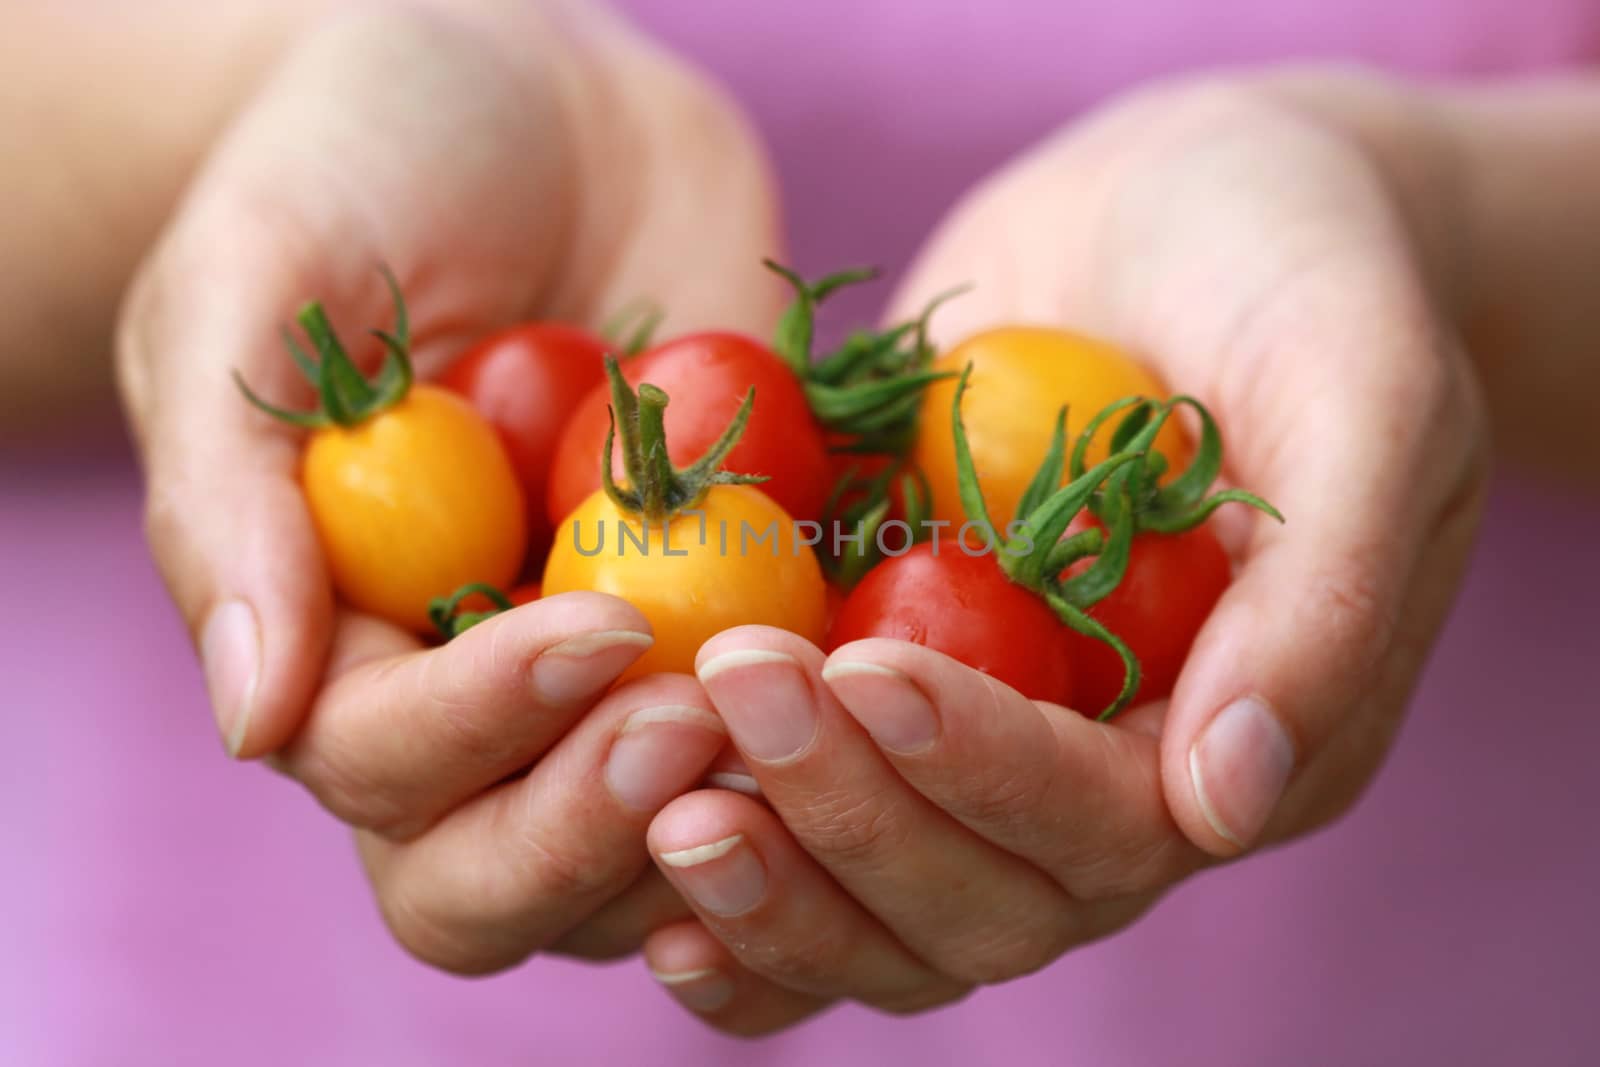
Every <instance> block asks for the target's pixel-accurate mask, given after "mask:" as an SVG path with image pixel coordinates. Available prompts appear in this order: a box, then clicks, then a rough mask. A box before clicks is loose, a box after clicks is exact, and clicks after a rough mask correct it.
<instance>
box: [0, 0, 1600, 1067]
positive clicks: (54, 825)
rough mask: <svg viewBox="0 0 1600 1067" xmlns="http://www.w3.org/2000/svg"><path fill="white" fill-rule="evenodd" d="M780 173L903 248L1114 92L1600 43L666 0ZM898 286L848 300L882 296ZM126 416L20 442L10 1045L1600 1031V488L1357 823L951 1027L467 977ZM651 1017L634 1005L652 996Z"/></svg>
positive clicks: (1393, 9) (1148, 1053) (1003, 994)
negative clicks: (781, 1025)
mask: <svg viewBox="0 0 1600 1067" xmlns="http://www.w3.org/2000/svg"><path fill="white" fill-rule="evenodd" d="M622 6H623V7H624V8H626V9H628V10H630V11H631V12H632V13H633V14H634V15H635V16H636V17H637V18H638V19H639V20H640V21H641V22H642V23H643V24H644V25H645V26H646V27H647V28H648V29H649V30H650V31H652V32H654V33H656V34H657V35H659V36H660V37H661V38H663V39H664V40H665V41H666V42H667V43H669V44H670V45H673V46H675V47H677V48H679V49H681V50H682V51H683V52H685V53H686V54H687V55H688V56H689V57H691V58H692V59H694V60H696V61H698V62H699V63H701V64H703V65H704V66H705V67H706V68H707V69H709V70H710V71H712V72H713V73H714V74H716V75H717V76H719V77H720V78H721V79H723V80H724V82H725V83H726V84H727V85H728V86H729V87H730V88H731V90H732V91H733V92H734V94H735V95H736V96H737V97H738V98H739V99H740V100H742V101H743V102H744V104H745V105H746V107H747V108H748V109H749V110H750V112H751V114H752V115H753V117H754V119H755V121H756V122H757V124H758V125H759V127H760V129H761V130H762V132H763V134H764V135H765V137H766V139H767V141H768V143H769V144H770V146H771V148H772V151H773V153H774V155H775V158H776V161H777V168H778V173H779V176H780V179H781V181H782V184H783V186H784V189H785V194H786V203H787V206H788V211H789V222H790V233H791V235H792V240H793V248H794V254H793V256H792V259H793V260H794V261H796V262H797V263H798V265H799V266H800V267H801V268H802V269H803V270H805V271H807V272H817V271H819V270H824V269H829V268H834V267H837V266H839V265H841V264H853V263H858V262H870V263H880V264H883V265H884V266H886V267H888V268H890V269H891V271H895V270H898V269H899V268H901V267H903V266H904V265H905V263H906V262H907V261H908V260H909V258H910V256H911V255H912V253H913V252H914V250H915V248H916V246H917V243H918V241H919V239H920V238H921V236H922V235H923V234H924V233H925V232H926V231H927V229H928V227H929V226H930V225H931V224H932V223H933V222H934V221H936V220H937V218H938V217H939V216H940V215H941V213H942V212H943V211H944V210H945V209H946V208H947V207H948V206H949V205H950V204H951V203H952V202H953V201H954V200H955V199H956V198H957V197H958V196H959V194H960V193H961V192H962V190H963V189H964V188H966V187H967V186H968V185H969V184H970V183H971V182H973V181H974V180H976V179H978V178H979V177H981V176H982V175H983V174H985V173H986V172H988V171H989V170H991V169H992V168H993V167H994V166H996V165H997V164H999V163H1000V162H1002V161H1003V160H1004V159H1006V158H1007V157H1008V156H1010V155H1011V154H1013V153H1015V152H1017V151H1018V150H1020V149H1022V148H1023V147H1025V146H1027V145H1028V144H1030V143H1031V142H1032V141H1034V140H1036V139H1037V138H1038V137H1040V136H1042V135H1043V134H1045V133H1046V132H1048V131H1049V130H1050V129H1052V128H1054V127H1055V126H1057V125H1059V124H1060V123H1061V122H1062V121H1064V120H1066V119H1068V118H1070V117H1071V116H1072V115H1073V114H1075V113H1077V112H1079V111H1081V110H1082V109H1084V108H1085V107H1087V106H1090V105H1091V104H1093V103H1094V102H1096V101H1098V100H1100V99H1102V98H1104V97H1105V96H1106V95H1108V94H1111V93H1114V92H1116V91H1117V90H1119V89H1122V88H1126V87H1128V86H1130V85H1133V84H1136V83H1138V82H1140V81H1142V80H1145V79H1148V78H1150V77H1154V76H1158V75H1161V74H1164V73H1168V72H1172V71H1175V70H1181V69H1191V68H1195V67H1204V66H1217V65H1238V64H1259V63H1264V62H1272V61H1279V60H1284V59H1292V58H1304V57H1327V58H1336V59H1356V60H1362V61H1366V62H1370V63H1375V64H1379V65H1382V66H1384V67H1386V68H1389V69H1393V70H1396V71H1402V72H1410V73H1414V74H1420V75H1427V76H1442V75H1498V74H1509V73H1515V72H1518V71H1525V70H1535V69H1546V68H1550V67H1553V66H1561V65H1572V64H1576V63H1579V62H1582V61H1584V60H1585V59H1591V60H1592V59H1593V58H1594V57H1596V56H1600V7H1594V6H1588V7H1587V9H1585V5H1582V4H1578V3H1567V2H1562V0H1520V2H1519V3H1516V4H1507V3H1501V2H1498V0H1415V2H1413V3H1410V4H1407V5H1404V7H1403V9H1402V8H1401V7H1400V6H1397V5H1395V4H1393V3H1392V2H1388V0H1343V2H1341V3H1337V4H1332V3H1328V4H1314V5H1313V4H1286V3H1281V2H1280V3H1269V2H1266V0H1257V2H1251V0H1214V2H1212V3H1208V4H1193V3H1190V2H1188V0H1125V2H1123V3H1120V4H1118V5H1115V7H1116V8H1117V10H1116V11H1115V12H1112V11H1111V8H1112V6H1113V5H1103V4H1094V5H1090V4H1063V3H1053V2H1049V0H1036V2H1035V0H1006V2H1000V3H993V4H978V3H974V2H972V0H966V2H956V0H920V2H919V0H879V2H877V3H874V4H871V5H867V4H859V3H849V2H846V0H816V2H811V3H806V4H781V5H780V4H759V5H758V4H751V3H748V2H740V0H697V2H696V3H694V4H685V3H669V2H667V0H630V2H627V3H624V4H622ZM886 292H887V286H881V287H876V288H875V289H874V290H872V291H850V292H848V293H846V294H845V295H844V296H842V297H841V298H840V300H839V304H840V305H841V308H840V310H841V314H842V315H848V316H852V317H853V316H857V315H870V314H871V313H872V311H873V308H874V301H875V300H877V299H880V298H881V296H882V294H884V293H886ZM139 507H140V503H139V487H138V476H137V472H136V471H135V469H134V468H133V466H132V464H131V461H130V460H129V458H128V455H127V450H126V448H125V447H124V446H123V445H121V444H120V443H119V441H118V440H117V439H116V436H115V434H112V433H106V434H104V435H100V437H94V436H93V435H91V439H90V443H88V444H84V443H82V441H80V442H79V443H78V444H77V445H76V446H75V447H62V446H60V445H54V444H52V445H49V446H45V445H39V444H30V443H29V441H28V440H27V439H21V440H18V439H8V440H7V441H6V443H5V445H4V455H3V458H0V591H3V593H0V595H3V603H4V604H5V607H6V612H5V614H6V616H7V617H8V618H9V619H10V623H9V625H8V627H7V629H8V633H7V634H6V635H5V636H4V638H3V640H0V677H3V678H4V679H5V683H6V692H7V694H8V696H9V698H10V699H9V700H8V701H7V704H8V705H9V706H8V707H7V708H6V709H5V711H4V712H3V713H0V752H3V756H0V759H3V761H4V766H3V769H0V805H3V815H0V1063H3V1064H8V1065H9V1064H17V1065H27V1067H31V1065H55V1064H73V1065H76V1064H85V1065H88V1064H163V1065H176V1064H224V1063H226V1064H246V1065H253V1064H282V1063H304V1064H379V1063H381V1064H387V1065H393V1067H405V1065H411V1064H440V1063H448V1064H484V1065H499V1064H526V1063H556V1064H566V1063H591V1062H626V1063H637V1062H649V1063H656V1064H702V1063H707V1062H716V1061H718V1060H719V1058H721V1057H727V1058H728V1059H729V1061H730V1062H731V1061H734V1060H737V1061H738V1062H744V1063H754V1064H774V1065H779V1064H783V1065H788V1064H816V1063H828V1064H838V1065H850V1064H863V1065H864V1064H877V1063H882V1062H884V1061H885V1060H886V1059H887V1058H889V1057H891V1056H893V1057H894V1058H896V1059H900V1058H904V1059H906V1060H907V1061H909V1062H917V1063H926V1064H945V1063H949V1064H977V1063H1007V1064H1044V1063H1082V1064H1097V1065H1099V1064H1110V1065H1117V1064H1140V1065H1148V1064H1158V1063H1177V1062H1181V1063H1185V1064H1212V1063H1215V1064H1219V1065H1220V1064H1230V1065H1231V1064H1387V1063H1395V1064H1400V1063H1405V1064H1452V1065H1464V1064H1485V1065H1487V1064H1497V1065H1498V1064H1507V1063H1519V1064H1523V1063H1526V1064H1574V1065H1576V1064H1583V1063H1594V1062H1597V1058H1600V1013H1597V1012H1596V1011H1595V1004H1596V1003H1597V994H1600V981H1597V979H1596V978H1595V977H1594V971H1595V963H1596V961H1597V959H1600V922H1597V921H1596V917H1595V913H1594V902H1595V900H1596V890H1595V887H1596V885H1600V835H1597V834H1596V832H1595V829H1594V820H1593V813H1594V805H1593V802H1592V800H1586V799H1585V794H1584V792H1583V790H1584V788H1585V786H1586V785H1587V783H1588V782H1589V781H1590V780H1591V778H1592V775H1591V773H1590V768H1591V765H1592V762H1593V759H1594V753H1596V752H1597V751H1600V714H1597V713H1600V699H1597V697H1596V686H1595V681H1594V677H1595V676H1594V663H1595V661H1596V657H1597V654H1600V622H1597V621H1596V616H1595V608H1594V606H1595V604H1596V603H1600V566H1597V565H1596V562H1595V557H1594V551H1595V546H1596V545H1597V544H1600V506H1597V504H1596V502H1594V501H1589V502H1587V503H1585V502H1583V501H1580V500H1578V499H1576V498H1573V497H1566V496H1563V495H1562V493H1561V492H1560V491H1559V490H1558V489H1557V488H1556V487H1553V486H1548V485H1539V484H1537V483H1536V482H1534V481H1532V480H1530V479H1528V478H1526V477H1524V476H1523V475H1522V474H1521V473H1519V472H1516V471H1503V472H1501V474H1500V476H1499V478H1498V481H1497V488H1496V492H1495V494H1494V499H1493V502H1492V505H1491V510H1490V514H1489V518H1488V521H1487V525H1486V528H1485V532H1484V536H1483V540H1482V542H1481V545H1480V548H1479V551H1478V555H1477V560H1476V564H1475V566H1474V569H1473V571H1472V574H1471V576H1470V578H1469V580H1468V582H1467V585H1466V588H1465V590H1464V592H1463V594H1462V596H1461V599H1460V602H1459V604H1458V606H1457V609H1456V612H1455V615H1454V617H1453V619H1452V621H1451V622H1450V624H1449V626H1448V628H1447V630H1446V632H1445V635H1444V637H1443V640H1442V641H1441V643H1440V645H1439V647H1438V649H1437V652H1436V654H1435V656H1434V658H1433V660H1432V662H1431V664H1430V666H1429V669H1428V671H1427V674H1426V677H1425V680H1424V684H1423V686H1422V688H1421V691H1420V693H1419V694H1418V697H1417V701H1416V704H1415V708H1414V712H1413V714H1412V715H1411V717H1410V719H1409V720H1408V722H1407V724H1406V726H1405V728H1404V730H1403V731H1402V734H1401V736H1400V739H1399V742H1398V744H1397V745H1396V747H1395V749H1394V753H1393V756H1392V758H1391V760H1390V762H1389V765H1388V766H1387V768H1386V769H1385V771H1384V772H1383V773H1382V774H1381V776H1380V777H1379V779H1378V781H1377V783H1376V785H1375V786H1374V787H1373V789H1372V790H1371V791H1370V792H1369V793H1368V794H1367V796H1366V797H1365V798H1364V800H1363V801H1362V802H1361V804H1360V805H1359V806H1358V807H1357V809H1356V810H1355V811H1354V813H1353V814H1351V815H1350V816H1349V817H1347V818H1346V819H1344V820H1343V821H1341V822H1340V823H1338V824H1337V825H1336V826H1334V827H1333V828H1332V829H1330V830H1327V831H1325V832H1323V833H1321V834H1319V835H1317V836H1315V837H1313V838H1311V839H1309V840H1306V841H1303V842H1301V843H1298V844H1295V845H1293V846H1290V847H1287V848H1284V849H1281V850H1278V851H1276V852H1274V853H1271V854H1268V855H1264V856H1260V857H1257V858H1254V859H1251V860H1250V861H1249V862H1246V863H1243V864H1240V865H1237V866H1234V867H1232V868H1228V869H1225V870H1219V871H1215V872H1211V873H1208V874H1206V875H1203V876H1201V877H1199V878H1196V879H1194V880H1193V881H1191V882H1190V883H1188V884H1186V885H1184V886H1182V887H1180V888H1179V889H1178V890H1176V891H1175V892H1174V893H1173V894H1172V895H1171V896H1170V898H1169V899H1168V900H1166V901H1165V902H1164V903H1163V904H1162V905H1160V906H1159V907H1157V908H1156V909H1155V911H1154V912H1153V913H1152V914H1151V915H1150V916H1149V917H1148V918H1147V919H1145V920H1144V921H1143V922H1141V923H1139V924H1137V925H1136V926H1135V927H1134V928H1133V929H1132V930H1131V931H1129V932H1127V933H1125V934H1123V935H1121V936H1119V937H1117V938H1115V939H1113V940H1111V941H1109V942H1106V943H1102V944H1099V945H1095V946H1091V947H1089V948H1087V949H1085V950H1082V951H1080V952H1078V953H1076V954H1073V955H1071V956H1069V957H1067V958H1066V959H1063V960H1062V961H1060V962H1058V963H1057V964H1056V965H1055V966H1053V967H1051V968H1049V969H1047V970H1046V971H1045V972H1043V973H1041V974H1039V975H1037V976H1034V977H1032V978H1029V979H1026V980H1023V981H1019V982H1015V983H1012V984H1010V985H1008V986H1004V987H1001V988H997V989H991V990H986V991H982V992H980V993H978V994H976V995H975V996H974V997H973V998H971V999H970V1000H968V1001H966V1002H964V1003H963V1004H961V1005H958V1006H955V1007H953V1008H950V1009H947V1010H944V1011H942V1012H938V1013H935V1014H932V1015H929V1016H924V1017H921V1018H917V1019H911V1020H907V1019H890V1018H884V1017H879V1016H876V1015H874V1014H872V1013H870V1012H866V1011H862V1010H858V1009H855V1008H849V1007H846V1008H841V1009H838V1010H835V1011H833V1012H832V1013H830V1014H828V1015H826V1016H824V1017H823V1018H822V1019H821V1020H820V1021H817V1022H813V1023H811V1024H810V1025H807V1026H803V1027H801V1028H800V1029H799V1030H797V1031H795V1032H793V1033H791V1034H787V1035H784V1036H782V1037H780V1038H777V1039H774V1040H769V1041H766V1042H762V1043H759V1044H749V1043H739V1042H735V1041H732V1040H729V1039H724V1038H720V1037H717V1036H714V1035H712V1034H710V1033H709V1032H708V1031H707V1030H706V1029H705V1028H703V1027H702V1026H701V1025H700V1024H698V1023H697V1022H695V1021H694V1020H693V1019H691V1018H689V1017H688V1016H687V1015H686V1014H685V1013H684V1012H682V1011H681V1010H680V1009H678V1008H677V1007H676V1006H675V1005H674V1004H673V1003H672V1002H671V1001H670V1000H669V999H668V997H667V996H666V995H665V994H664V993H661V992H659V991H658V990H656V989H654V988H653V984H652V983H651V981H650V979H649V978H648V976H647V975H646V974H645V973H644V971H643V969H642V967H641V965H640V964H639V963H638V962H637V961H631V962H624V963H619V964H614V965H607V966H594V965H586V964H575V963H570V962H565V961H559V960H543V959H541V960H535V961H533V962H532V963H530V964H528V965H527V966H525V967H524V968H522V969H519V970H517V971H515V972H512V973H509V974H505V975H501V976H498V977H495V978H492V979H486V980H475V981H467V980H462V979H457V978H452V977H448V976H445V975H442V974H437V973H434V972H431V971H429V970H427V969H426V968H424V967H423V966H422V965H420V964H418V963H416V962H414V961H412V960H411V959H410V958H409V957H407V956H405V955H404V954H403V953H402V951H401V950H400V949H399V948H397V947H396V946H395V945H394V944H392V943H391V941H390V940H389V938H388V936H387V934H386V932H385V931H384V929H383V927H382V924H381V922H380V920H379V918H378V916H377V914H376V912H375V910H374V907H373V905H372V903H371V901H370V897H369V895H368V892H367V890H366V888H365V885H364V882H363V880H362V877H361V874H360V871H359V869H358V866H357V863H356V860H355V857H354V854H353V851H352V849H351V846H350V843H349V840H348V838H347V835H346V834H345V833H344V832H343V831H342V830H341V829H340V827H339V826H338V825H337V824H335V823H334V822H333V821H332V820H331V819H329V818H328V817H327V816H325V815H324V814H323V813H322V812H321V811H320V810H319V809H317V808H316V807H315V806H314V804H313V803H312V802H311V801H310V799H309V798H308V797H306V796H305V795H304V794H303V793H301V792H300V791H299V790H298V788H297V787H295V786H293V785H291V784H288V783H286V782H285V781H283V780H281V779H279V778H277V777H276V776H275V775H273V774H272V773H271V772H269V771H267V770H265V769H263V768H261V767H259V766H240V765H236V764H233V763H231V762H229V761H228V760H226V759H225V758H224V757H223V755H222V751H221V748H220V746H219V744H218V742H217V739H216V736H215V733H214V729H213V726H212V721H211V716H210V714H209V712H208V711H207V708H206V706H205V698H204V694H203V692H202V687H201V680H200V676H199V672H198V670H197V669H196V667H195V664H194V660H193V655H192V653H191V651H190V648H189V646H188V642H187V639H186V637H185V635H184V634H183V632H182V630H181V628H180V626H179V624H178V620H177V617H176V614H175V613H174V612H173V610H172V609H171V608H170V607H169V605H168V603H167V601H166V599H165V596H164V593H163V591H162V589H161V587H160V585H159V583H158V581H157V579H156V577H155V574H154V572H153V569H152V568H151V566H150V564H149V563H148V562H147V559H146V557H145V552H144V547H143V544H142V540H141V534H140V528H139ZM624 1005H626V1007H625V1008H624V1007H623V1006H624Z"/></svg>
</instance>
